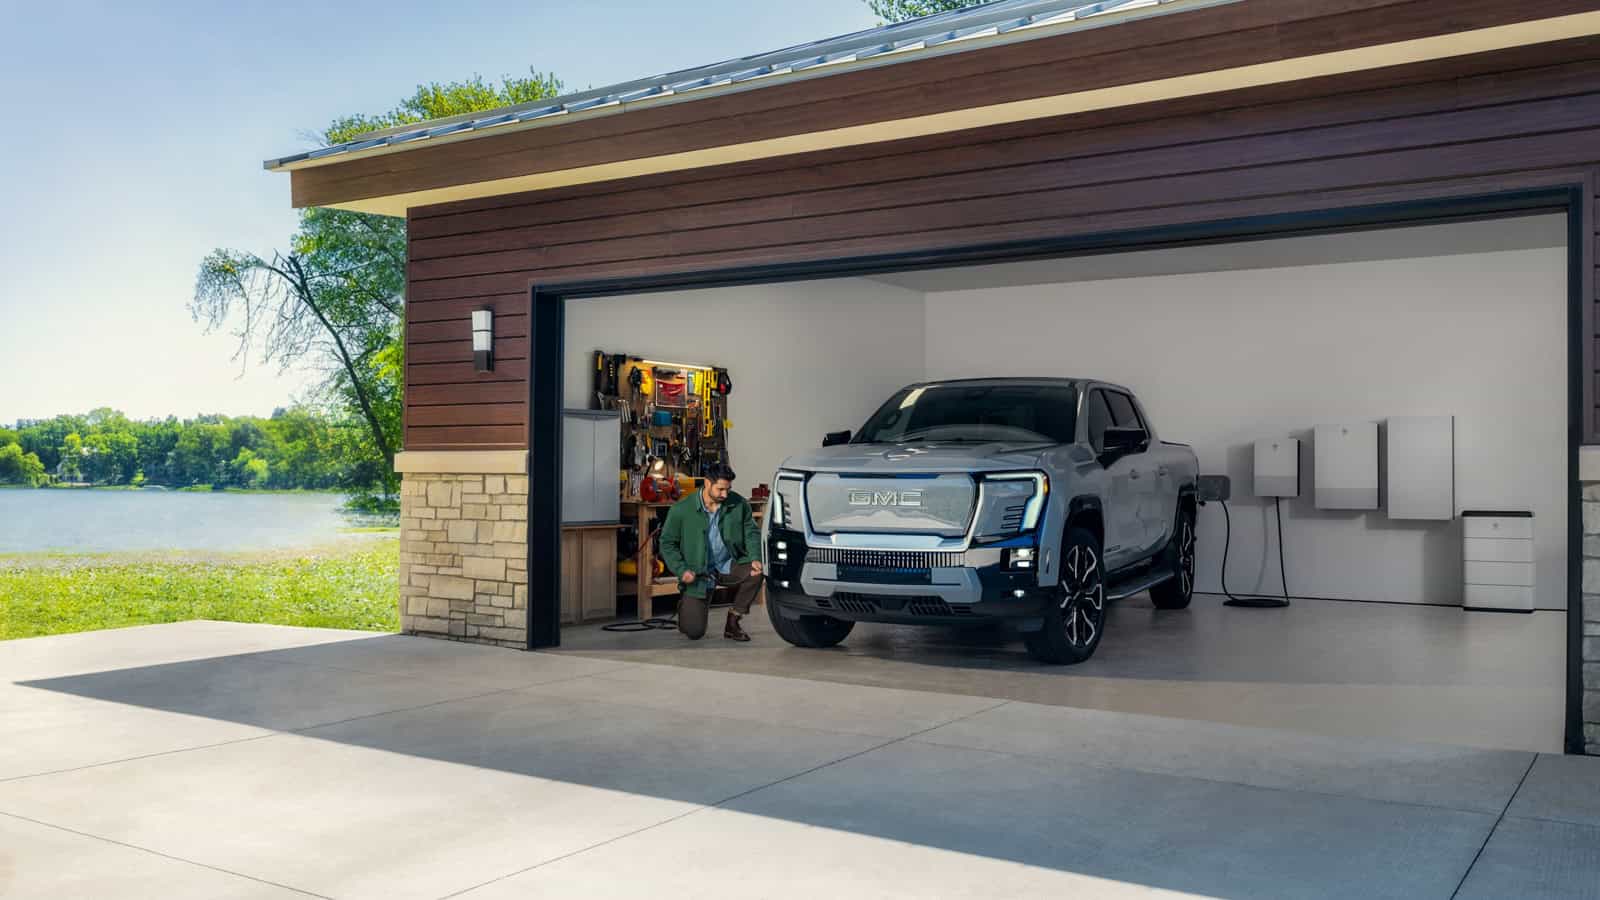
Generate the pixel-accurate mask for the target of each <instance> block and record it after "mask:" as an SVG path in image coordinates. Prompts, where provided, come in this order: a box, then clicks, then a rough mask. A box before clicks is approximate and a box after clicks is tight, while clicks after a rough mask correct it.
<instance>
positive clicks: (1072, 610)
mask: <svg viewBox="0 0 1600 900" xmlns="http://www.w3.org/2000/svg"><path fill="white" fill-rule="evenodd" d="M1198 471H1199V466H1198V463H1197V461H1196V459H1195V455H1194V451H1193V450H1191V449H1190V448H1189V447H1188V446H1186V445H1183V444H1173V443H1167V442H1164V441H1161V440H1160V439H1159V438H1158V436H1157V434H1156V431H1155V428H1154V426H1152V425H1151V424H1150V419H1149V417H1148V416H1147V415H1145V412H1144V410H1143V409H1142V408H1141V407H1140V406H1139V401H1138V400H1136V399H1135V398H1134V396H1133V394H1132V392H1130V391H1128V390H1127V389H1126V388H1121V387H1118V386H1116V385H1114V384H1106V383H1104V382H1100V381H1094V380H1089V379H1061V378H992V379H978V380H968V381H940V382H932V383H928V384H916V385H912V386H910V387H907V388H904V389H903V390H901V391H900V392H899V393H897V394H895V395H894V396H893V397H891V398H889V401H888V402H887V403H885V404H884V405H883V406H882V407H881V408H879V410H878V411H877V412H876V413H874V414H873V416H872V418H871V419H869V420H868V421H867V423H866V425H865V426H863V427H862V428H861V430H860V431H859V432H857V433H855V434H854V435H852V434H851V433H850V432H837V433H834V434H830V435H828V436H827V437H826V438H825V439H824V441H823V447H822V449H821V450H818V451H813V452H809V453H802V454H797V455H795V456H792V457H790V458H789V459H788V460H786V461H785V462H784V464H783V467H782V468H781V469H779V470H778V472H777V475H776V477H775V479H774V481H773V485H774V488H773V499H772V503H771V505H770V507H769V514H768V515H767V517H766V521H765V523H764V526H763V527H764V536H763V543H764V545H765V548H766V571H767V611H768V614H769V615H770V616H771V618H772V624H773V627H774V628H775V629H776V630H777V632H778V634H779V635H781V636H782V637H783V638H784V639H785V640H787V641H788V642H789V643H791V644H795V645H797V646H801V647H828V646H832V645H834V644H837V643H839V642H840V641H842V640H844V638H845V637H846V636H847V635H848V634H849V633H850V630H851V628H852V627H854V624H855V623H856V622H893V623H901V624H925V625H961V624H969V623H978V622H984V621H995V620H1005V621H1007V622H1010V623H1012V624H1013V625H1014V627H1015V628H1016V629H1017V630H1018V631H1020V632H1021V633H1022V636H1023V638H1024V640H1025V641H1026V643H1027V646H1028V650H1029V652H1030V653H1032V654H1033V656H1034V657H1036V658H1038V659H1040V660H1042V661H1044V662H1048V663H1077V662H1082V661H1083V660H1086V659H1088V658H1089V657H1090V656H1091V655H1092V654H1093V653H1094V651H1095V647H1097V646H1098V645H1099V643H1100V637H1101V635H1102V634H1103V633H1104V631H1105V621H1106V618H1105V611H1106V603H1107V602H1108V601H1112V600H1117V599H1120V598H1122V597H1127V596H1131V595H1133V594H1136V593H1138V592H1140V591H1144V590H1148V591H1149V592H1150V598H1151V601H1152V602H1153V603H1154V604H1155V605H1156V606H1157V607H1158V608H1161V609H1181V608H1183V607H1186V606H1188V605H1189V597H1190V595H1191V593H1192V591H1193V589H1194V565H1195V528H1194V524H1195V507H1196V492H1195V491H1196V479H1197V476H1198Z"/></svg>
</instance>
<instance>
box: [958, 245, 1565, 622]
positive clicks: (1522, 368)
mask: <svg viewBox="0 0 1600 900" xmlns="http://www.w3.org/2000/svg"><path fill="white" fill-rule="evenodd" d="M1565 266H1566V257H1565V251H1564V249H1560V248H1554V249H1549V248H1547V249H1533V250H1513V251H1507V252H1487V253H1484V252H1480V253H1475V254H1471V255H1452V256H1435V257H1428V258H1414V259H1398V260H1395V259H1390V260H1379V261H1366V262H1351V263H1339V264H1331V265H1318V266H1303V267H1297V268H1282V269H1254V270H1247V271H1224V272H1203V273H1194V274H1182V275H1165V276H1159V277H1147V278H1122V279H1119V280H1110V281H1086V282H1078V283H1070V284H1047V285H1027V286H1017V287H1006V288H987V289H976V290H960V291H952V292H943V293H930V294H927V295H926V310H927V322H926V335H927V357H926V368H927V374H928V377H929V378H954V377H975V376H984V375H1079V376H1087V377H1096V378H1105V379H1107V380H1110V381H1114V382H1119V383H1122V384H1125V385H1127V386H1128V387H1130V388H1132V389H1133V390H1134V391H1135V392H1136V393H1137V394H1138V395H1139V397H1140V399H1141V400H1142V401H1143V402H1144V404H1145V406H1146V408H1147V410H1148V411H1149V413H1150V415H1151V417H1152V419H1153V420H1154V424H1155V426H1156V428H1157V430H1158V431H1159V433H1160V434H1161V436H1162V437H1164V438H1166V439H1168V440H1175V441H1182V442H1185V443H1190V444H1192V445H1194V448H1195V451H1196V453H1197V454H1198V455H1199V457H1200V462H1201V469H1202V471H1204V472H1207V473H1224V472H1225V473H1227V474H1229V475H1231V476H1232V477H1233V483H1234V492H1235V502H1234V503H1233V504H1231V506H1232V508H1233V514H1234V515H1233V518H1234V522H1233V526H1234V528H1233V533H1234V536H1233V550H1232V554H1231V556H1230V561H1229V569H1228V573H1229V575H1228V583H1229V587H1230V588H1231V589H1233V590H1234V591H1235V592H1241V591H1264V592H1273V591H1276V590H1277V584H1278V568H1277V555H1276V545H1275V543H1274V542H1273V541H1274V539H1273V538H1272V535H1271V532H1272V512H1271V503H1270V501H1259V500H1257V499H1255V498H1253V497H1250V496H1249V492H1250V468H1251V446H1252V444H1253V442H1254V441H1255V440H1256V439H1258V438H1262V437H1271V436H1279V435H1292V436H1297V437H1300V438H1301V439H1302V441H1303V443H1304V448H1303V454H1302V466H1303V469H1302V475H1303V479H1302V480H1303V485H1304V490H1303V492H1302V494H1303V495H1302V497H1301V498H1300V499H1298V500H1293V501H1286V502H1285V505H1284V545H1285V550H1286V555H1287V569H1288V577H1289V589H1290V592H1291V593H1292V594H1297V595H1301V596H1319V597H1337V598H1349V599H1360V600H1378V601H1389V602H1427V603H1444V604H1454V603H1459V602H1460V596H1461V550H1460V547H1461V534H1460V524H1459V520H1458V521H1457V522H1452V523H1432V522H1429V523H1422V522H1396V521H1390V520H1389V519H1387V518H1386V517H1385V515H1384V513H1383V511H1382V510H1381V509H1380V510H1377V511H1373V512H1322V511H1318V510H1316V509H1315V508H1314V507H1313V506H1312V503H1311V498H1310V494H1311V490H1310V485H1311V483H1312V482H1311V476H1312V473H1311V471H1310V463H1311V455H1312V454H1311V446H1310V430H1311V428H1312V427H1313V426H1314V425H1316V424H1318V423H1322V422H1337V421H1340V420H1346V419H1371V420H1380V421H1381V420H1382V419H1384V418H1387V417H1389V416H1403V415H1454V416H1455V417H1456V486H1457V487H1456V499H1457V507H1458V509H1474V508H1478V509H1483V508H1489V509H1532V510H1533V511H1534V513H1535V515H1536V517H1537V518H1536V529H1537V530H1536V533H1535V540H1536V552H1537V554H1538V565H1537V580H1538V588H1537V601H1538V605H1539V606H1540V607H1541V608H1550V609H1563V608H1565V602H1566V600H1565V598H1566V563H1565V560H1566V556H1565V553H1566V548H1565V540H1566V533H1565V522H1566V467H1567V459H1566V454H1567V450H1566V371H1565V367H1566V325H1565V319H1566V308H1565V304H1566V284H1565V271H1566V270H1565ZM1200 532H1201V540H1202V542H1203V546H1202V552H1201V560H1200V562H1201V567H1200V573H1199V588H1200V589H1201V590H1204V591H1216V590H1217V589H1218V571H1219V562H1220V559H1221V548H1222V512H1221V509H1220V508H1218V507H1216V506H1214V505H1213V506H1210V507H1208V508H1207V509H1205V510H1203V511H1202V513H1201V528H1200Z"/></svg>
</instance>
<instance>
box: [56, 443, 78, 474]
mask: <svg viewBox="0 0 1600 900" xmlns="http://www.w3.org/2000/svg"><path fill="white" fill-rule="evenodd" d="M56 460H57V462H56V477H57V478H60V479H61V480H62V481H82V480H83V438H82V437H81V436H80V435H79V434H78V433H77V432H76V431H74V432H72V433H71V434H69V435H67V436H66V437H65V438H64V439H62V441H61V446H60V447H58V448H56Z"/></svg>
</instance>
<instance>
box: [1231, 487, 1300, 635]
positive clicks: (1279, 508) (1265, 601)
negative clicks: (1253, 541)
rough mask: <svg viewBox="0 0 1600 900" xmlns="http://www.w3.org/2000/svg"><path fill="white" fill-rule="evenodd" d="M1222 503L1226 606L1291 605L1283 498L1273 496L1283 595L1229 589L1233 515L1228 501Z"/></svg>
mask: <svg viewBox="0 0 1600 900" xmlns="http://www.w3.org/2000/svg"><path fill="white" fill-rule="evenodd" d="M1217 502H1218V503H1220V504H1222V521H1223V538H1222V593H1223V595H1224V596H1226V597H1227V598H1228V599H1227V600H1225V601H1223V605H1224V606H1242V607H1246V608H1249V609H1282V608H1283V607H1285V606H1288V605H1289V575H1288V571H1287V570H1286V569H1284V567H1283V499H1282V498H1281V497H1273V498H1272V506H1273V511H1274V512H1275V514H1276V516H1275V518H1277V520H1278V577H1279V579H1280V581H1281V583H1282V585H1283V596H1282V597H1271V596H1267V595H1265V594H1244V595H1235V594H1234V593H1233V592H1232V591H1230V590H1228V548H1229V546H1230V545H1231V544H1232V543H1233V516H1232V515H1230V514H1229V513H1228V501H1226V500H1218V501H1217Z"/></svg>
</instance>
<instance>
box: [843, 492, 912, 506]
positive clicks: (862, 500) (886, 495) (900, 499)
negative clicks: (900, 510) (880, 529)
mask: <svg viewBox="0 0 1600 900" xmlns="http://www.w3.org/2000/svg"><path fill="white" fill-rule="evenodd" d="M850 505H851V506H898V507H918V506H921V505H922V492H921V491H851V492H850Z"/></svg>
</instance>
